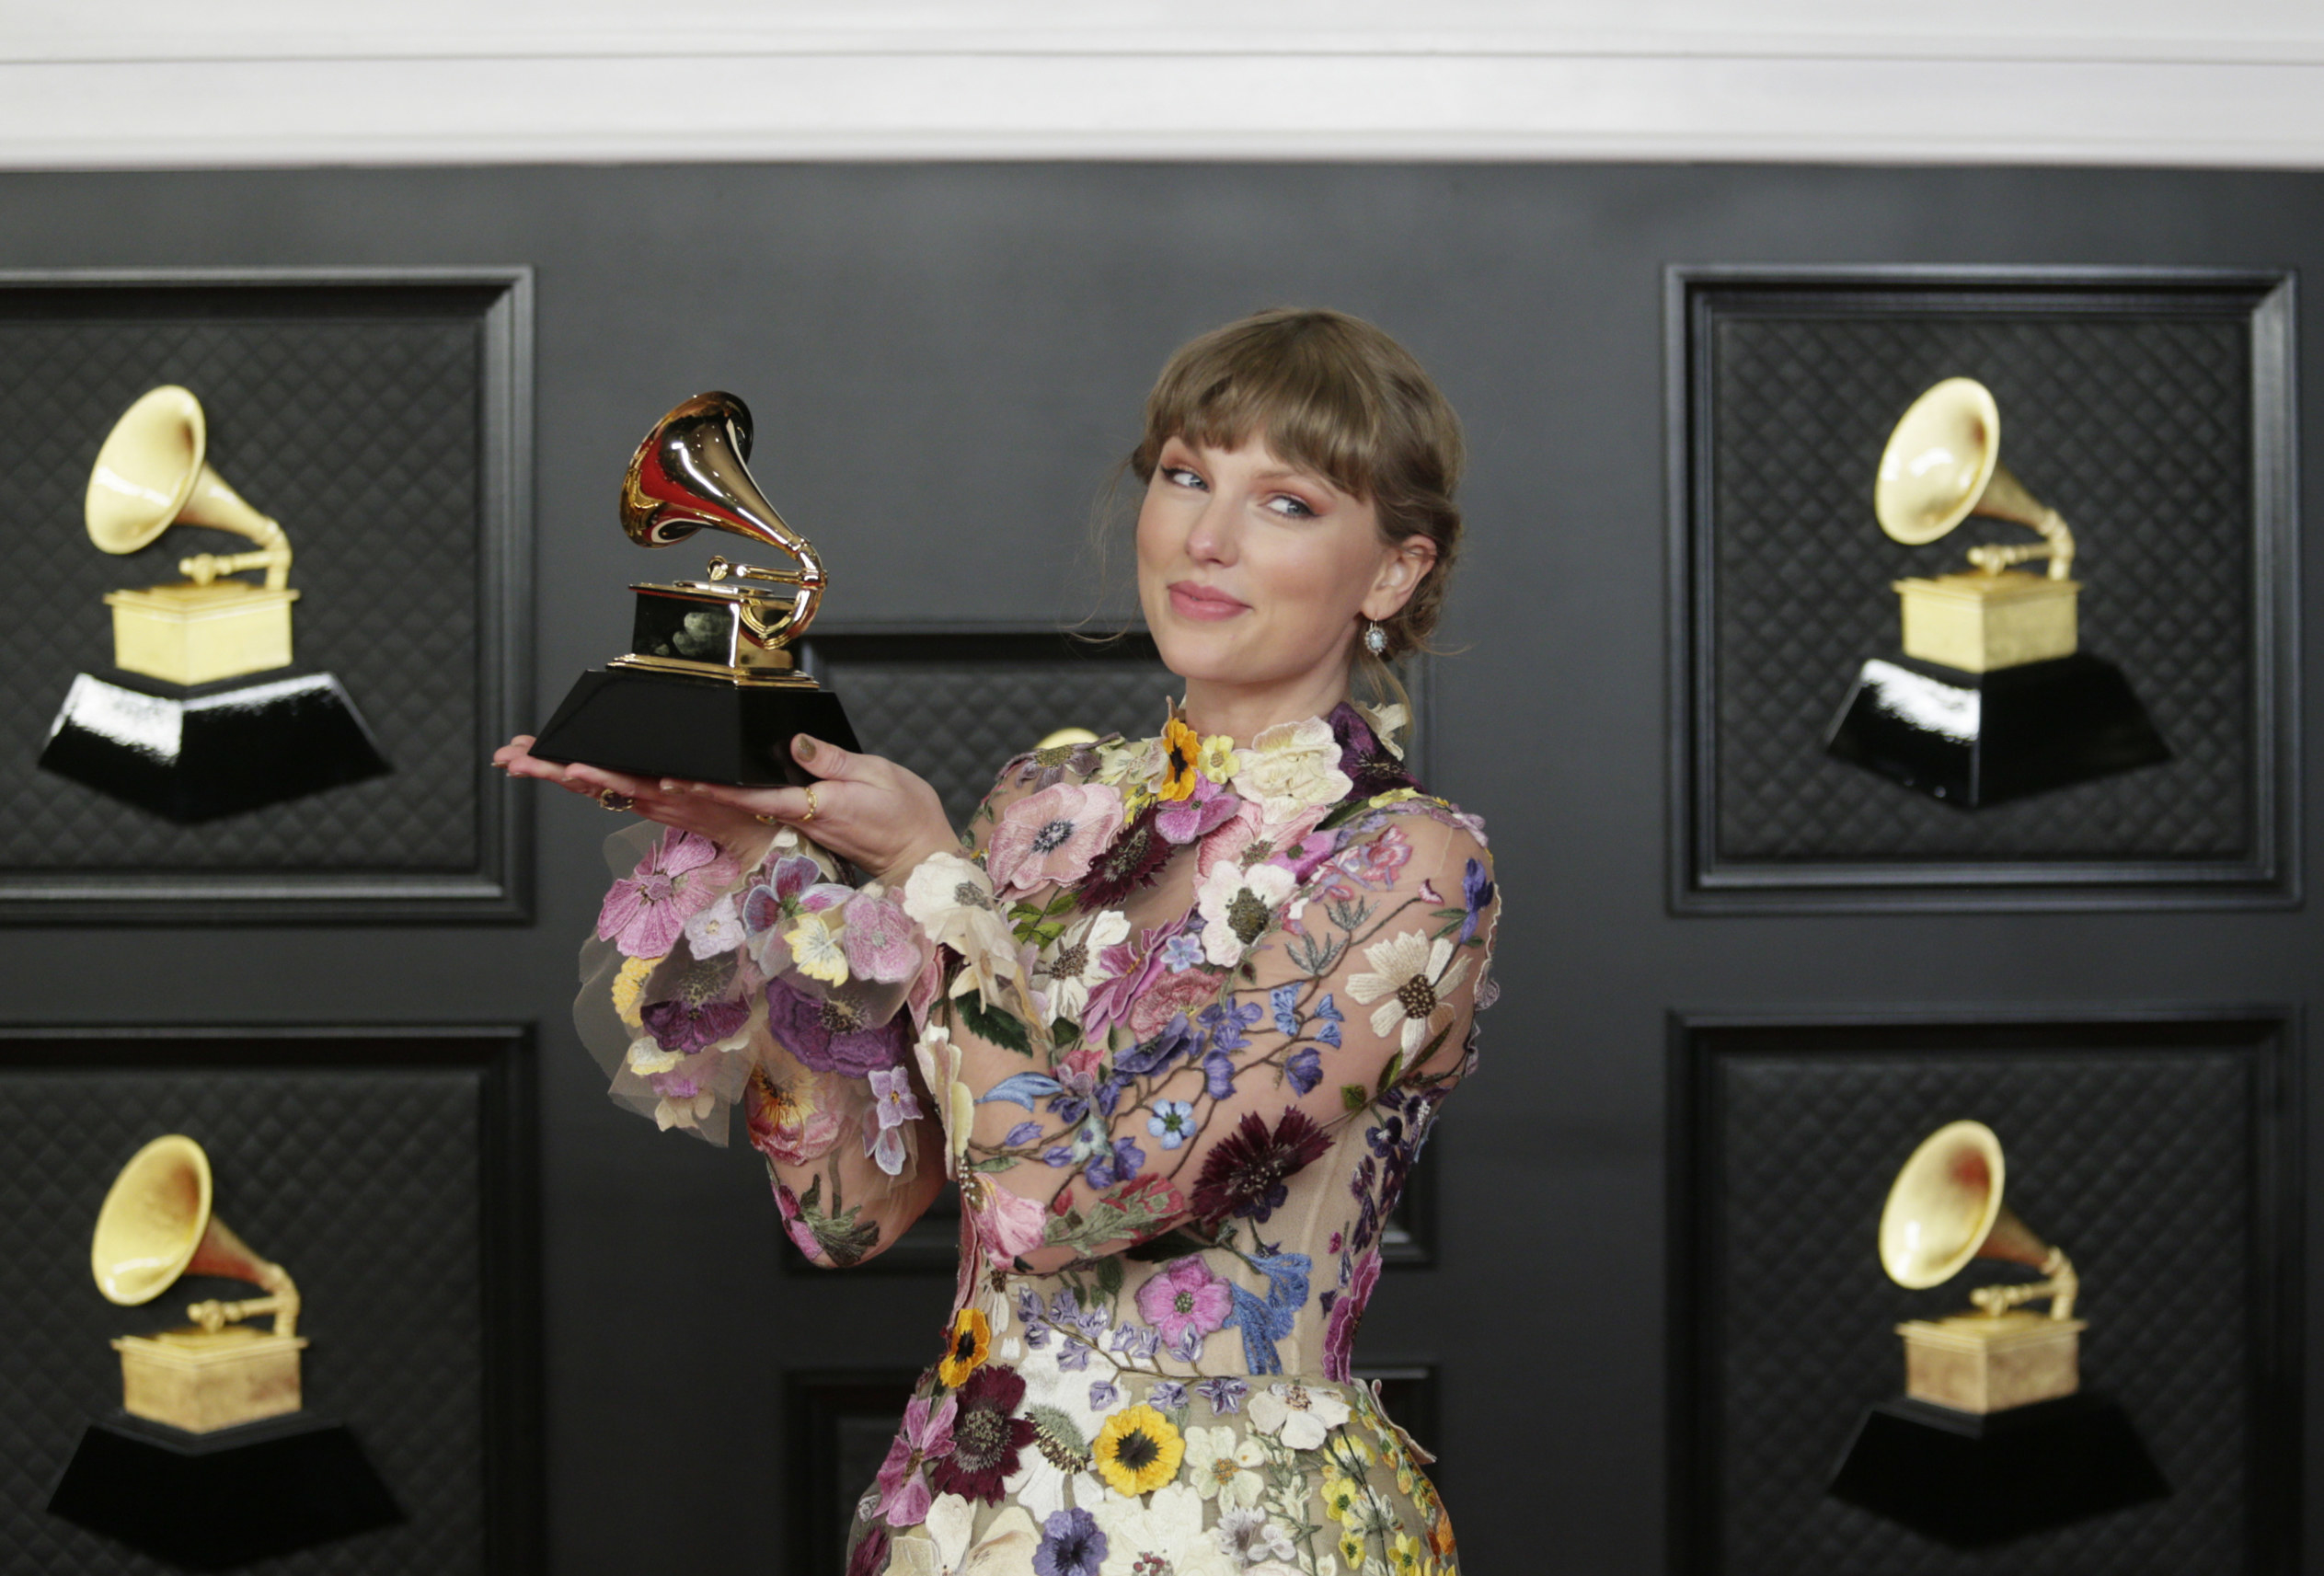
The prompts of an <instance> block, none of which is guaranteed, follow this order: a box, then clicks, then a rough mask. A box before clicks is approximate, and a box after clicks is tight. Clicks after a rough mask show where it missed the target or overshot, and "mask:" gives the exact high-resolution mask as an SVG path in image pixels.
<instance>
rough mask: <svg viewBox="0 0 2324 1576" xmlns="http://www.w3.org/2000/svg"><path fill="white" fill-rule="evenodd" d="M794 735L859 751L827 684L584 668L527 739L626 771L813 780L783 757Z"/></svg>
mask: <svg viewBox="0 0 2324 1576" xmlns="http://www.w3.org/2000/svg"><path fill="white" fill-rule="evenodd" d="M800 733H807V734H811V735H813V736H814V737H815V738H817V739H821V740H824V741H826V742H830V743H833V744H836V745H838V746H839V747H840V748H841V749H843V750H860V749H862V748H863V746H862V745H860V744H858V743H857V742H856V730H855V729H854V728H852V727H850V726H849V725H848V722H847V714H846V712H845V711H843V710H842V709H840V706H839V697H838V696H835V695H834V694H832V693H831V691H829V690H827V689H788V688H783V687H780V686H777V685H771V684H727V683H724V682H722V681H720V680H719V679H705V678H696V677H694V676H693V675H691V674H688V673H651V672H648V671H646V670H644V669H640V668H592V669H590V670H589V672H587V673H583V674H581V682H580V683H578V684H574V685H573V688H572V692H571V693H570V694H569V695H567V696H565V704H564V705H562V706H560V707H558V708H557V715H556V716H554V717H552V718H550V719H548V726H547V727H546V728H544V729H542V730H541V732H540V737H539V738H537V739H535V740H534V741H533V753H534V754H535V755H537V756H539V757H540V758H541V759H542V760H544V761H554V762H556V763H557V764H558V765H571V764H574V763H576V762H578V763H579V764H581V765H589V766H603V767H604V768H605V769H606V770H607V771H609V772H627V773H628V774H629V775H630V776H639V777H686V778H690V779H692V780H693V781H695V782H702V783H733V784H737V785H739V786H741V787H743V788H777V787H780V786H782V785H783V784H786V783H788V784H790V785H792V786H793V787H798V788H804V787H805V786H807V785H808V784H809V783H811V782H813V781H814V780H815V777H814V774H812V773H811V772H810V771H808V770H807V768H806V767H804V766H802V765H800V764H799V763H798V762H796V761H794V760H792V759H791V739H792V736H793V735H795V734H800Z"/></svg>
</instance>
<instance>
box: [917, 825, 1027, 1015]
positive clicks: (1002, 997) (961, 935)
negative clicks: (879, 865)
mask: <svg viewBox="0 0 2324 1576" xmlns="http://www.w3.org/2000/svg"><path fill="white" fill-rule="evenodd" d="M903 912H904V913H906V914H908V915H911V916H912V917H913V919H914V920H915V921H917V922H918V924H919V926H920V928H921V929H923V930H925V931H926V932H927V935H928V939H929V940H930V941H933V942H935V943H936V944H937V945H938V946H940V947H949V948H951V949H952V950H954V951H955V952H958V953H959V954H960V955H961V961H962V962H963V963H965V964H966V965H967V966H966V967H965V968H963V969H962V970H961V977H960V979H959V980H957V981H955V982H954V984H953V986H952V994H953V995H967V994H968V992H969V991H970V990H971V989H978V990H982V991H983V992H984V1001H985V1005H986V1006H988V1007H1016V1008H1018V1009H1020V1010H1021V1009H1022V1008H1023V1007H1024V1006H1025V1002H1024V993H1023V990H1022V988H1021V987H1022V985H1023V983H1024V982H1023V977H1022V973H1021V965H1020V963H1019V962H1018V949H1017V938H1016V936H1015V934H1014V933H1012V932H1011V931H1010V929H1009V927H1008V922H1007V920H1006V919H1003V918H1002V917H1001V916H1000V915H999V914H998V913H997V912H995V907H994V903H993V882H992V879H991V878H990V877H988V876H987V875H985V873H984V867H982V866H980V865H979V864H977V863H976V861H974V860H973V859H967V858H963V857H961V856H960V855H958V854H944V853H938V854H931V855H929V856H928V857H926V858H925V859H923V860H921V861H920V862H919V864H917V865H915V867H913V870H912V874H911V875H910V877H908V878H907V879H906V880H905V881H904V883H903ZM1011 986H1016V987H1018V988H1017V989H1014V990H1012V989H1010V988H1009V987H1011Z"/></svg>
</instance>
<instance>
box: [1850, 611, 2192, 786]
mask: <svg viewBox="0 0 2324 1576" xmlns="http://www.w3.org/2000/svg"><path fill="white" fill-rule="evenodd" d="M1824 753H1827V754H1829V755H1832V756H1834V757H1835V758H1837V759H1839V760H1843V761H1847V762H1848V763H1850V764H1851V765H1858V766H1862V767H1864V768H1865V769H1866V770H1867V771H1872V772H1878V773H1879V774H1880V775H1881V776H1884V777H1891V778H1893V779H1894V780H1895V781H1897V782H1900V783H1902V784H1904V786H1905V787H1906V788H1913V789H1915V790H1916V791H1918V792H1920V793H1925V794H1927V796H1928V797H1929V798H1931V799H1933V800H1938V801H1939V802H1940V803H1944V804H1950V805H1951V806H1952V807H1953V808H1954V809H1956V810H1978V809H1982V808H1984V807H1985V806H1986V805H1989V804H1999V803H2001V802H2002V801H2003V800H2012V799H2023V798H2025V797H2026V796H2028V795H2029V794H2037V793H2046V792H2048V791H2049V790H2050V789H2052V788H2065V787H2068V786H2069V785H2071V784H2074V783H2081V782H2088V781H2089V780H2090V779H2092V778H2094V777H2103V776H2112V775H2113V774H2114V773H2116V772H2126V771H2129V770H2131V769H2132V768H2134V767H2136V766H2146V765H2154V764H2155V763H2157V762H2158V761H2168V760H2169V759H2170V748H2169V745H2167V744H2165V743H2164V742H2163V740H2162V735H2161V734H2159V733H2157V731H2156V730H2155V725H2154V723H2153V722H2151V721H2149V720H2148V719H2147V716H2146V707H2142V706H2140V705H2139V703H2138V696H2136V695H2134V694H2133V693H2132V691H2131V686H2130V681H2129V680H2128V679H2125V678H2124V677H2123V671H2122V670H2121V669H2120V668H2118V667H2116V666H2115V665H2114V664H2113V663H2111V662H2110V661H2105V660H2104V659H2102V658H2099V657H2093V656H2091V655H2090V654H2089V653H2088V652H2087V651H2081V652H2077V653H2076V654H2075V655H2073V656H2070V657H2059V658H2056V659H2054V660H2053V661H2046V662H2027V663H2023V664H2021V665H2019V666H2017V667H2008V668H1997V669H1996V670H1994V671H1993V672H1991V673H1964V672H1962V671H1961V670H1960V669H1958V668H1949V667H1944V666H1941V665H1939V664H1938V663H1935V662H1924V661H1916V660H1914V659H1913V658H1910V657H1900V658H1897V659H1895V660H1893V661H1881V660H1879V659H1875V660H1873V661H1868V662H1866V663H1865V664H1864V666H1863V668H1862V669H1861V670H1860V671H1859V672H1858V674H1857V678H1856V684H1855V687H1854V688H1852V689H1850V690H1849V691H1848V695H1847V699H1846V700H1845V701H1843V702H1841V704H1840V713H1839V715H1838V717H1836V718H1835V719H1833V723H1832V728H1831V731H1830V732H1829V733H1828V734H1826V735H1825V738H1824Z"/></svg>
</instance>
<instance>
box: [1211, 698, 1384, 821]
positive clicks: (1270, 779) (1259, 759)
mask: <svg viewBox="0 0 2324 1576" xmlns="http://www.w3.org/2000/svg"><path fill="white" fill-rule="evenodd" d="M1240 754H1241V756H1242V760H1241V765H1242V769H1241V770H1240V771H1238V772H1237V773H1236V774H1235V784H1234V787H1235V791H1236V793H1237V794H1238V795H1240V796H1241V797H1242V798H1243V799H1245V800H1249V801H1250V802H1252V803H1254V804H1256V805H1258V806H1259V808H1260V813H1261V815H1262V816H1263V818H1264V820H1265V822H1266V824H1268V825H1270V826H1280V825H1282V824H1283V823H1286V822H1289V821H1293V820H1295V819H1296V818H1297V817H1298V815H1299V813H1300V812H1301V811H1306V810H1312V809H1314V808H1315V807H1317V805H1324V804H1337V803H1338V802H1339V801H1340V800H1343V799H1345V798H1347V797H1348V794H1349V792H1350V791H1351V790H1352V789H1353V788H1354V787H1355V784H1354V783H1353V782H1352V781H1350V780H1349V777H1348V774H1347V773H1345V772H1343V771H1341V770H1340V741H1339V740H1337V739H1335V738H1333V737H1332V734H1331V724H1330V723H1329V722H1326V721H1325V720H1324V719H1321V718H1320V717H1310V718H1308V719H1306V721H1305V722H1279V723H1277V724H1276V725H1275V726H1274V727H1272V728H1270V729H1268V730H1266V731H1264V732H1262V733H1260V735H1259V737H1257V738H1256V739H1253V740H1252V741H1251V742H1250V745H1249V747H1248V749H1245V750H1243V751H1241V752H1240Z"/></svg>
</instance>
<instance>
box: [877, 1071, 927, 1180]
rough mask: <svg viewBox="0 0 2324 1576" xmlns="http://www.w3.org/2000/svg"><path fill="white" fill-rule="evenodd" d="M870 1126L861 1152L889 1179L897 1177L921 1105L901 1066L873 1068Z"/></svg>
mask: <svg viewBox="0 0 2324 1576" xmlns="http://www.w3.org/2000/svg"><path fill="white" fill-rule="evenodd" d="M871 1099H872V1106H871V1113H870V1114H871V1118H872V1122H871V1125H869V1126H868V1127H867V1128H866V1129H865V1131H864V1153H865V1154H867V1155H869V1156H871V1157H872V1158H873V1159H874V1160H876V1161H878V1162H879V1164H880V1169H881V1170H882V1171H885V1172H886V1173H888V1175H889V1176H891V1177H894V1176H900V1175H902V1174H903V1163H904V1160H905V1158H906V1156H907V1146H906V1143H905V1137H906V1133H907V1132H908V1131H909V1129H910V1126H911V1124H912V1123H913V1122H917V1121H918V1120H919V1119H920V1115H921V1111H920V1102H919V1100H918V1099H916V1098H915V1097H914V1095H913V1093H912V1075H911V1074H910V1073H907V1072H905V1071H904V1070H903V1068H902V1067H885V1068H881V1067H875V1068H873V1069H872V1073H871Z"/></svg>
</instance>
